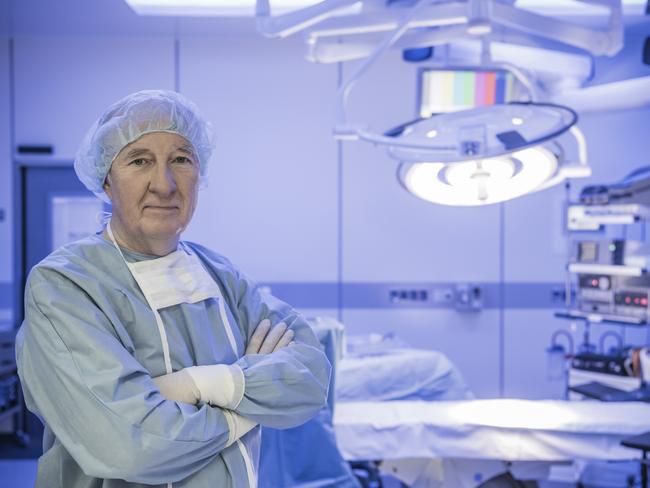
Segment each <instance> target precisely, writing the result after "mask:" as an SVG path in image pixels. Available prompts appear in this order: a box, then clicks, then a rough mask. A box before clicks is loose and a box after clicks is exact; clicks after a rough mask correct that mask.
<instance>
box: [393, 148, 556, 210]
mask: <svg viewBox="0 0 650 488" xmlns="http://www.w3.org/2000/svg"><path fill="white" fill-rule="evenodd" d="M522 161H525V162H526V163H525V164H522ZM557 167H558V160H557V157H556V156H555V155H554V154H553V152H551V151H550V150H549V149H547V148H544V147H533V148H528V149H524V150H522V151H516V152H514V153H512V154H511V155H508V156H501V157H496V158H488V159H479V160H472V161H463V162H458V163H452V164H447V163H439V162H438V163H430V162H422V163H413V164H409V165H402V167H400V172H399V173H400V176H399V178H400V181H401V182H402V184H403V186H404V187H405V188H406V189H407V190H408V191H409V192H410V193H412V194H413V195H415V196H417V197H419V198H421V199H423V200H426V201H428V202H430V203H437V204H442V205H455V206H472V205H487V204H491V203H498V202H504V201H506V200H510V199H512V198H516V197H519V196H521V195H525V194H526V193H530V192H532V191H535V190H537V189H539V188H540V187H541V186H542V185H543V184H544V182H545V181H547V180H548V179H549V178H550V177H551V176H552V175H553V174H554V173H555V172H556V170H557Z"/></svg>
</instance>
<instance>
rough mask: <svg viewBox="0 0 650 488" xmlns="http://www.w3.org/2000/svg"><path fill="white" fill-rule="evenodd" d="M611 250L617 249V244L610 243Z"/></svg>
mask: <svg viewBox="0 0 650 488" xmlns="http://www.w3.org/2000/svg"><path fill="white" fill-rule="evenodd" d="M609 250H610V251H611V252H614V251H616V244H610V245H609Z"/></svg>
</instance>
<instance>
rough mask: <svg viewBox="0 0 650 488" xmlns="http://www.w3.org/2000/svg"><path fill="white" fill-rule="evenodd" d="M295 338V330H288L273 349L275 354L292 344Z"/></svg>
mask: <svg viewBox="0 0 650 488" xmlns="http://www.w3.org/2000/svg"><path fill="white" fill-rule="evenodd" d="M293 336H294V332H293V330H291V329H289V330H287V331H286V332H285V333H284V334H283V335H282V337H281V338H280V340H279V341H278V343H277V344H276V345H275V347H274V348H273V352H275V351H277V350H278V349H282V348H283V347H285V346H288V345H289V344H290V343H291V341H292V340H293Z"/></svg>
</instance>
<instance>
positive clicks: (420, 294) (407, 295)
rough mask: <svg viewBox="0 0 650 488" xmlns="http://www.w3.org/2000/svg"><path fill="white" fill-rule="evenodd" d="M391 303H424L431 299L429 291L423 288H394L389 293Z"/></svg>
mask: <svg viewBox="0 0 650 488" xmlns="http://www.w3.org/2000/svg"><path fill="white" fill-rule="evenodd" d="M388 296H389V299H390V302H391V303H416V302H417V303H422V302H426V301H428V300H429V291H428V290H425V289H422V288H400V289H392V290H390V291H389V293H388Z"/></svg>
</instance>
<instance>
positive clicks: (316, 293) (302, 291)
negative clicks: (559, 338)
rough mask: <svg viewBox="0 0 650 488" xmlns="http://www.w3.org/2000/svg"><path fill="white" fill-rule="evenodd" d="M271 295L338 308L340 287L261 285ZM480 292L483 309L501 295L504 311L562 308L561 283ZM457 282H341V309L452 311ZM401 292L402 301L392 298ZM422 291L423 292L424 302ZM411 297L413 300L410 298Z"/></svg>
mask: <svg viewBox="0 0 650 488" xmlns="http://www.w3.org/2000/svg"><path fill="white" fill-rule="evenodd" d="M263 285H264V286H268V287H270V288H271V292H272V293H273V294H274V295H275V296H277V297H278V298H280V299H281V300H284V301H286V302H288V303H290V304H291V305H293V306H295V307H297V308H337V307H338V303H339V284H338V283H337V282H325V283H322V282H321V283H295V282H294V283H264V284H263ZM474 285H476V286H478V287H479V288H480V289H481V295H482V300H483V307H482V308H484V309H499V308H500V307H501V293H503V302H504V305H505V309H560V308H563V306H564V302H563V295H562V293H563V290H564V286H563V284H562V283H560V282H558V283H504V284H503V288H501V286H502V285H501V284H500V283H498V282H489V283H472V286H474ZM456 286H457V283H440V282H436V283H360V282H357V283H343V286H342V296H341V297H340V299H341V300H342V308H344V309H345V308H430V309H454V308H455V301H454V294H455V290H456ZM400 292H404V294H405V296H406V298H405V299H399V298H398V299H397V300H395V299H391V297H395V294H397V296H399V294H400ZM422 292H425V293H426V299H421V298H423V295H422ZM411 295H412V296H414V297H415V298H416V299H415V300H413V299H411V298H410V297H411Z"/></svg>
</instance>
